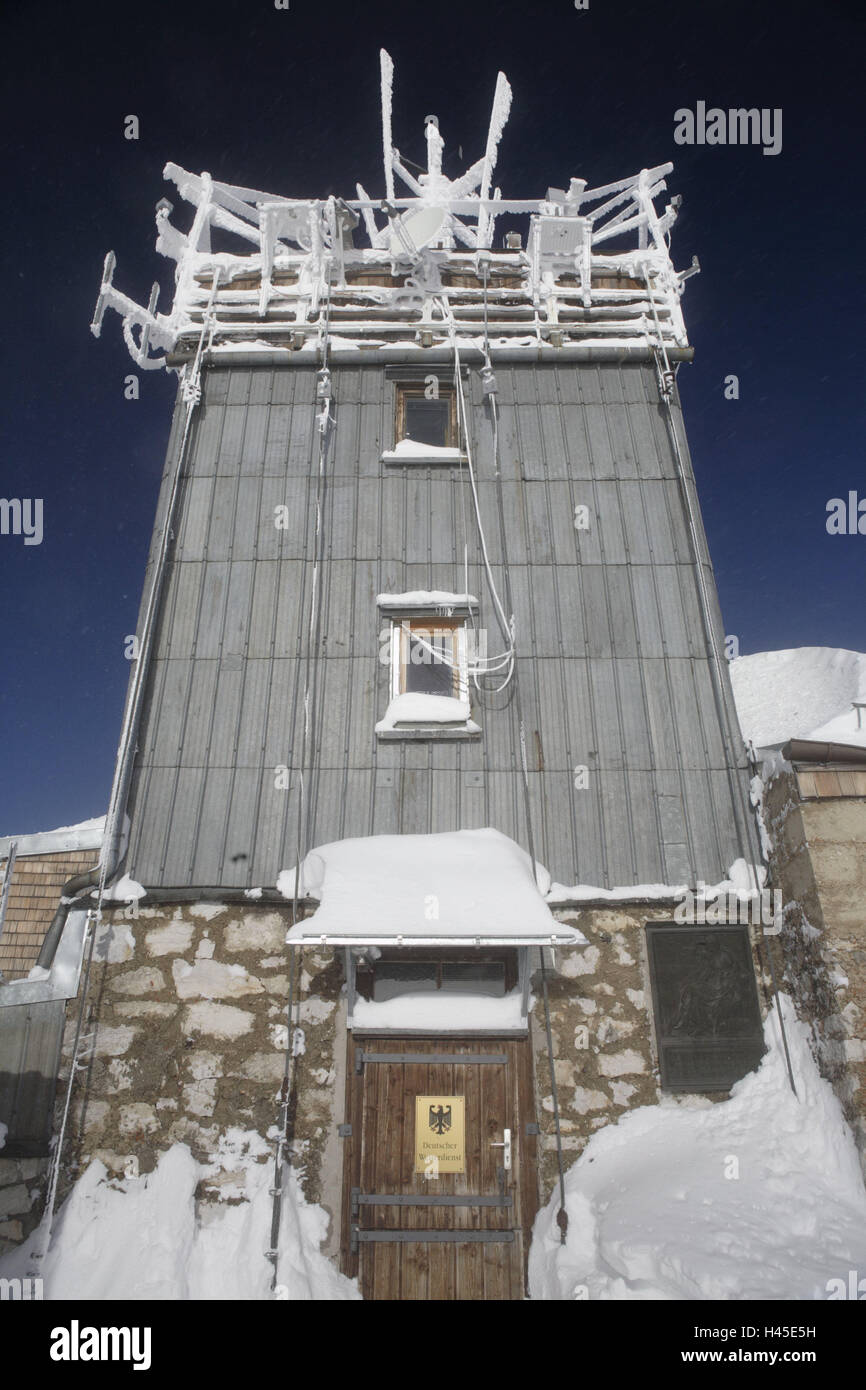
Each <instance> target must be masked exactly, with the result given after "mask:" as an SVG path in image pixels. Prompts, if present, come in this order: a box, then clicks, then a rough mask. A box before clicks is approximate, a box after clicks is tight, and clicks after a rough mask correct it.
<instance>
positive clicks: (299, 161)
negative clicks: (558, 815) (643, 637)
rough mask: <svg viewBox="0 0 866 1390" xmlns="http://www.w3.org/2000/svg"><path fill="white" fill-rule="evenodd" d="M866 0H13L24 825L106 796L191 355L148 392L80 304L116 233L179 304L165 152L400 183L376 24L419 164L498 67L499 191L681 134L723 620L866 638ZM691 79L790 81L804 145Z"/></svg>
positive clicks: (98, 805)
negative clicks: (501, 75) (834, 523)
mask: <svg viewBox="0 0 866 1390" xmlns="http://www.w3.org/2000/svg"><path fill="white" fill-rule="evenodd" d="M864 13H866V11H864V7H863V6H862V4H855V3H853V0H852V3H851V4H841V3H832V0H831V2H830V3H827V0H822V3H821V4H815V3H798V0H784V3H783V2H782V0H778V3H776V0H773V2H772V3H769V2H768V0H767V2H765V0H752V2H751V3H743V2H742V0H727V3H724V4H722V3H718V4H711V3H706V0H702V3H700V4H688V5H679V6H671V5H669V4H662V3H649V2H648V0H647V2H646V3H641V4H635V3H630V2H629V0H590V8H589V10H588V11H577V10H575V8H574V5H573V3H572V0H545V3H544V4H542V5H536V4H531V3H529V2H528V0H527V2H526V3H521V4H518V3H514V0H503V3H496V0H485V3H471V0H465V2H464V3H460V4H459V5H440V6H434V5H419V4H409V3H402V4H390V3H378V2H377V0H371V3H368V4H365V5H363V6H360V5H351V6H349V5H343V6H341V5H339V4H337V5H335V4H329V5H323V4H321V3H314V0H291V6H290V9H289V10H288V11H283V10H276V9H275V8H274V5H273V0H236V3H213V4H205V3H198V4H196V5H186V6H182V5H179V4H176V3H166V2H165V0H149V3H147V4H145V5H123V6H120V5H117V4H112V5H106V6H100V5H92V4H89V3H88V0H83V3H81V4H75V5H70V4H68V3H63V4H58V3H54V2H53V0H45V2H44V3H41V4H39V5H34V4H32V3H25V4H20V3H19V4H16V3H14V0H13V3H9V0H7V5H6V9H5V16H4V19H3V21H2V30H0V38H2V42H3V48H4V51H5V53H6V55H7V62H6V67H7V69H8V71H7V73H6V77H5V86H6V92H5V100H4V108H5V109H4V131H5V135H6V144H7V151H8V153H7V158H6V161H5V162H6V166H7V167H6V181H5V194H6V196H5V207H4V213H3V219H2V224H3V241H4V248H3V249H4V274H3V286H4V311H5V317H6V325H5V332H4V334H3V344H2V346H3V352H4V357H5V363H4V372H3V382H4V385H5V390H6V395H5V400H4V424H5V428H4V431H3V469H2V474H0V495H3V496H5V497H7V498H12V497H18V498H28V497H29V498H35V497H41V498H42V499H43V500H44V516H45V521H44V528H45V530H44V540H43V542H42V544H41V545H38V546H25V545H24V544H23V539H22V538H21V537H16V536H0V594H2V620H0V621H2V633H3V635H2V642H0V653H2V656H0V661H2V687H0V688H2V730H3V738H2V763H0V834H5V833H25V832H27V831H32V830H36V829H44V828H49V827H51V826H54V825H59V824H64V823H69V822H74V821H77V820H80V819H83V818H85V817H88V816H92V815H99V814H101V813H102V812H103V811H104V809H105V805H106V802H107V798H108V793H109V788H110V781H111V774H112V768H113V763H114V754H115V749H116V744H117V738H118V733H119V726H120V717H121V711H122V705H123V697H124V692H125V688H126V681H127V676H128V665H127V662H126V661H125V660H124V656H123V639H124V636H125V635H126V634H127V633H130V632H132V631H133V629H134V626H135V620H136V614H137V610H138V603H139V598H140V594H141V585H142V577H143V570H144V562H145V555H146V550H147V545H148V541H149V536H150V529H151V523H152V518H153V511H154V507H155V502H156V495H157V488H158V484H159V478H160V474H161V470H162V464H163V456H164V451H165V445H166V441H167V437H168V428H169V421H170V415H171V409H172V404H173V399H174V377H173V376H170V375H168V374H166V373H164V372H161V373H141V374H140V380H141V399H140V400H139V401H138V402H128V401H125V400H124V396H123V379H124V377H125V375H126V374H127V373H128V372H130V371H133V370H134V367H133V364H132V363H131V361H130V359H129V357H128V355H127V353H126V349H125V347H124V345H123V341H122V337H121V331H120V320H119V319H118V318H117V316H116V315H114V314H113V313H109V314H108V315H107V316H106V320H105V326H104V329H103V336H102V338H101V339H100V340H99V341H97V340H95V339H94V338H92V337H91V335H90V333H89V331H88V325H89V322H90V318H91V315H92V311H93V305H94V301H95V298H96V293H97V289H98V286H99V280H100V273H101V266H102V261H103V257H104V255H105V252H106V251H107V250H108V249H109V248H111V249H113V250H114V251H115V252H116V253H117V257H118V269H117V273H116V276H115V282H116V284H117V285H118V286H119V288H121V289H123V290H125V291H126V292H127V293H129V294H131V295H132V296H133V297H135V298H138V299H143V300H146V299H147V295H148V291H149V288H150V285H151V283H152V281H153V280H154V279H155V278H158V279H159V280H160V283H161V284H162V286H163V297H162V299H161V300H160V306H159V307H160V308H161V309H162V310H165V309H166V308H167V307H168V304H169V303H170V294H169V288H170V285H171V278H172V277H171V272H172V268H173V265H172V263H169V262H166V261H165V260H163V258H161V257H160V256H158V255H157V253H156V252H155V250H154V249H153V241H154V230H153V209H154V205H155V203H156V202H157V200H158V199H159V198H160V197H162V196H163V195H167V196H169V197H170V198H171V199H172V201H173V202H174V203H175V204H176V205H178V204H179V199H178V198H177V197H176V193H175V190H174V189H173V188H172V187H169V186H167V185H165V184H164V183H163V180H162V168H163V165H164V164H165V162H166V161H167V160H173V161H175V162H176V163H179V164H182V165H184V166H185V167H186V168H189V169H192V170H195V171H199V170H201V169H207V170H209V171H210V172H211V173H212V174H213V175H214V176H215V177H217V178H220V179H223V180H226V181H228V182H235V183H242V184H246V185H251V186H254V187H260V188H264V189H267V190H268V191H270V192H273V193H279V194H287V195H295V196H304V195H327V194H328V193H331V192H335V193H338V194H341V195H344V196H349V197H351V196H354V185H355V181H356V179H360V180H361V181H362V182H363V183H364V184H365V185H366V186H367V188H368V189H369V190H370V191H371V192H373V193H374V194H381V193H382V192H383V191H384V189H383V180H382V164H381V132H380V126H379V94H378V50H379V48H380V46H382V45H384V46H385V47H387V48H388V49H389V51H390V52H391V54H392V56H393V58H394V60H395V64H396V80H395V102H394V138H395V142H396V144H397V145H398V146H399V147H400V149H401V151H402V152H403V153H404V154H405V155H407V156H408V157H409V158H410V159H414V160H415V161H416V162H419V163H420V162H423V160H424V153H425V147H424V139H423V118H424V116H425V114H426V113H427V112H430V111H433V112H436V113H437V114H438V116H439V120H440V128H441V130H442V133H443V135H444V137H445V141H446V165H445V167H446V172H449V173H453V171H454V168H455V166H456V165H457V164H460V165H462V166H463V167H465V166H466V165H467V164H468V163H470V162H471V161H472V160H473V159H475V158H477V157H478V156H479V155H480V154H481V153H482V152H483V146H484V140H485V136H486V130H487V120H488V115H489V109H490V101H491V98H492V93H493V87H494V83H495V79H496V72H497V70H498V69H499V68H502V69H503V70H504V71H505V72H506V74H507V76H508V78H509V80H510V82H511V85H512V87H513V89H514V101H513V107H512V114H511V119H510V121H509V123H508V126H507V127H506V132H505V136H504V138H503V141H502V145H501V147H500V158H499V166H498V171H497V182H499V183H500V184H501V186H502V189H503V192H504V193H505V194H506V195H509V194H510V195H512V196H516V197H529V196H537V195H540V194H542V193H543V192H544V190H545V189H546V188H547V186H548V185H550V184H553V185H558V186H560V187H562V186H567V184H568V180H569V178H570V177H571V176H580V177H585V178H587V179H588V180H589V181H590V183H591V184H601V183H607V182H610V181H612V180H614V179H617V178H621V177H624V176H625V175H628V174H631V173H635V172H637V171H638V170H639V169H640V168H641V167H643V166H652V165H654V164H659V163H662V162H663V161H664V160H667V159H672V160H673V161H674V164H675V169H674V173H673V174H672V175H671V176H670V178H669V187H670V191H671V192H675V193H680V194H682V195H683V208H682V211H681V215H680V218H679V221H678V223H677V225H676V227H675V228H674V234H673V252H674V261H675V264H676V265H677V266H679V267H685V266H687V265H688V264H689V262H690V261H691V258H692V255H693V254H697V255H698V256H699V257H700V261H701V266H702V274H701V275H700V276H696V277H694V278H693V279H691V280H690V281H689V282H688V286H687V290H686V295H685V300H684V311H685V316H686V323H687V325H688V328H689V334H690V339H691V342H692V344H693V345H694V347H695V349H696V359H695V363H694V365H692V366H689V367H683V368H682V370H681V371H680V375H679V383H680V390H681V394H682V398H683V403H684V409H685V414H686V424H687V428H688V435H689V442H690V446H691V451H692V455H693V459H694V464H695V470H696V473H697V477H698V485H699V489H700V495H701V500H702V504H703V511H704V519H705V523H706V527H707V531H708V533H709V538H710V546H711V550H712V555H713V559H714V562H715V567H716V575H717V579H718V584H719V591H720V596H721V602H722V610H723V613H724V615H725V623H726V628H727V631H728V632H729V633H735V634H737V636H738V637H739V640H740V644H741V650H742V651H743V652H753V651H760V650H763V649H766V648H780V647H788V646H803V645H826V646H842V647H853V648H856V649H859V650H863V649H864V648H866V617H864V608H866V605H864V595H866V583H864V579H866V537H864V536H829V535H828V534H827V532H826V529H825V517H826V503H827V500H828V499H829V498H830V497H833V496H847V493H848V491H849V489H856V490H857V491H858V493H859V496H860V497H861V498H862V497H864V496H866V466H864V463H863V438H864V390H863V357H864V353H863V333H864V330H863V326H862V325H863V310H864V273H863V227H864V214H866V208H864V196H863V176H862V169H863V141H864V135H866V131H864V120H863V109H864V105H863V104H864V78H863V73H864V61H866V43H864V37H866V22H864ZM698 101H705V102H706V103H707V105H708V106H720V107H723V108H727V107H731V106H737V107H741V106H746V107H751V106H757V107H769V108H775V107H781V108H782V110H783V146H782V151H781V153H780V154H779V155H777V156H775V157H772V156H764V155H763V154H762V152H761V149H760V148H759V147H757V148H756V147H751V146H745V147H726V146H715V147H710V146H704V147H684V146H678V145H676V144H675V143H674V139H673V132H674V112H675V111H676V110H677V108H679V107H691V108H694V107H695V105H696V103H697V102H698ZM130 113H134V114H136V115H137V116H138V117H139V120H140V139H139V140H138V141H137V142H133V141H127V140H125V139H124V138H123V121H124V117H125V116H126V115H128V114H130ZM458 145H462V146H463V154H464V158H463V159H462V160H458V159H457V158H456V155H455V157H454V163H449V162H448V152H449V151H452V152H453V151H455V149H456V146H458ZM175 220H180V208H179V207H178V212H177V213H176V214H175ZM183 225H185V224H183ZM728 373H736V374H737V376H738V377H739V381H740V399H739V400H738V401H726V400H725V399H724V395H723V380H724V377H725V376H726V375H727V374H728Z"/></svg>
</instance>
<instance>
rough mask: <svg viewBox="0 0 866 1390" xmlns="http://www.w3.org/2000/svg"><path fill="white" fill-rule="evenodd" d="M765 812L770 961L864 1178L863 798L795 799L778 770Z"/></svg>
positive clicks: (790, 780)
mask: <svg viewBox="0 0 866 1390" xmlns="http://www.w3.org/2000/svg"><path fill="white" fill-rule="evenodd" d="M765 818H766V820H767V825H768V829H769V831H770V834H771V836H772V839H773V843H774V851H773V868H774V873H775V878H776V882H777V885H778V887H780V888H781V890H782V894H783V900H784V903H785V926H784V929H783V931H782V932H781V934H780V936H779V937H778V938H777V939H776V941H774V943H773V949H774V950H776V951H777V952H778V953H779V966H778V968H779V970H780V971H782V970H783V971H784V977H785V985H786V988H787V989H788V990H789V991H790V992H791V994H792V995H793V997H794V999H795V1001H796V1005H797V1012H798V1014H799V1016H800V1017H801V1018H803V1019H804V1020H805V1021H806V1022H808V1023H809V1024H810V1025H811V1028H812V1037H813V1051H814V1054H815V1059H816V1061H817V1063H818V1066H819V1068H820V1070H821V1072H822V1074H823V1075H824V1076H825V1077H826V1078H827V1079H828V1080H829V1081H830V1083H831V1084H832V1086H833V1089H834V1091H835V1092H836V1094H837V1096H838V1097H839V1100H840V1101H841V1103H842V1107H843V1110H844V1111H845V1115H846V1117H847V1119H848V1122H849V1123H850V1125H851V1128H852V1129H853V1131H854V1137H855V1139H856V1141H857V1146H858V1149H859V1150H860V1154H861V1162H862V1165H863V1172H864V1176H866V800H864V799H863V798H862V797H860V798H857V797H845V798H838V799H835V798H834V799H819V800H815V801H811V800H807V801H802V800H801V799H800V796H799V793H798V790H797V785H796V780H795V777H794V776H793V774H791V773H783V774H781V775H780V776H778V777H776V778H775V779H774V780H773V781H772V782H771V783H770V785H769V787H768V788H767V792H766V795H765Z"/></svg>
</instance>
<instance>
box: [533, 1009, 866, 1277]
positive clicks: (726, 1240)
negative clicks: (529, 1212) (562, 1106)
mask: <svg viewBox="0 0 866 1390" xmlns="http://www.w3.org/2000/svg"><path fill="white" fill-rule="evenodd" d="M783 1003H784V1009H785V1024H786V1028H787V1031H788V1040H789V1045H790V1047H791V1057H792V1063H793V1068H794V1078H795V1081H796V1085H797V1092H798V1095H797V1097H795V1096H794V1095H793V1094H792V1092H791V1089H790V1086H789V1084H788V1078H787V1072H786V1068H785V1061H784V1056H783V1053H782V1047H781V1042H780V1039H779V1025H778V1020H777V1018H776V1015H775V1014H771V1015H770V1016H769V1017H768V1019H767V1022H766V1025H765V1041H766V1044H767V1047H768V1049H769V1050H768V1052H767V1054H766V1055H765V1057H764V1059H763V1062H762V1064H761V1066H760V1068H759V1070H758V1071H756V1072H752V1073H751V1074H750V1075H749V1076H746V1077H744V1078H743V1080H742V1081H740V1082H738V1083H737V1085H736V1086H735V1087H734V1088H733V1090H732V1092H731V1096H730V1098H729V1099H728V1100H727V1101H723V1102H721V1103H718V1104H713V1103H712V1102H710V1101H707V1100H704V1099H700V1098H698V1097H694V1098H692V1099H690V1100H687V1101H679V1102H677V1101H674V1100H673V1099H670V1100H666V1101H663V1102H662V1104H661V1105H658V1106H645V1107H643V1108H641V1109H639V1110H634V1111H632V1112H631V1113H630V1114H628V1115H625V1116H624V1117H623V1118H622V1119H621V1120H620V1121H619V1123H618V1124H616V1125H610V1126H608V1127H607V1128H605V1129H603V1130H601V1131H600V1132H599V1133H598V1134H596V1135H594V1136H593V1138H592V1139H591V1140H590V1142H589V1144H588V1145H587V1147H586V1149H585V1150H584V1151H583V1153H582V1154H581V1156H580V1158H579V1160H578V1161H577V1163H576V1164H575V1165H574V1166H573V1167H572V1168H571V1169H570V1170H569V1172H568V1174H567V1176H566V1180H565V1186H566V1205H567V1209H568V1216H569V1226H568V1241H567V1244H566V1245H565V1246H561V1245H560V1243H559V1229H558V1227H557V1225H556V1215H557V1211H558V1208H559V1194H558V1192H557V1193H556V1194H555V1195H554V1198H553V1199H552V1200H551V1202H550V1203H549V1204H548V1206H547V1207H546V1208H545V1210H544V1211H543V1212H541V1213H540V1214H539V1216H538V1218H537V1220H536V1223H535V1228H534V1232H533V1242H532V1248H531V1251H530V1257H529V1282H530V1290H531V1294H532V1297H533V1298H536V1299H539V1298H540V1299H575V1298H577V1299H583V1298H588V1299H590V1300H593V1299H606V1300H610V1299H623V1300H626V1299H826V1298H828V1296H829V1292H830V1290H829V1289H828V1284H829V1281H831V1280H842V1281H843V1282H844V1283H845V1284H847V1282H848V1272H849V1270H852V1269H855V1270H859V1271H860V1272H861V1274H862V1273H864V1272H866V1190H864V1187H863V1180H862V1177H861V1173H860V1166H859V1162H858V1157H857V1152H856V1149H855V1146H854V1140H853V1137H852V1135H851V1131H850V1129H849V1128H848V1125H847V1124H846V1122H845V1120H844V1117H843V1115H842V1112H841V1109H840V1106H839V1102H838V1101H837V1099H836V1097H835V1096H834V1094H833V1092H832V1090H831V1088H830V1086H829V1085H828V1083H827V1082H826V1081H824V1080H823V1079H822V1078H821V1077H820V1076H819V1074H818V1072H817V1069H816V1067H815V1063H814V1061H813V1059H812V1054H811V1052H810V1051H809V1045H808V1032H807V1029H806V1028H805V1027H804V1026H803V1025H802V1024H800V1023H798V1022H797V1021H796V1019H795V1018H794V1013H793V1008H792V1006H791V1004H790V1002H789V1001H787V1000H784V1001H783ZM833 1287H834V1286H833V1285H830V1289H832V1288H833ZM835 1287H836V1288H838V1285H837V1286H835ZM837 1296H838V1294H837Z"/></svg>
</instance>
